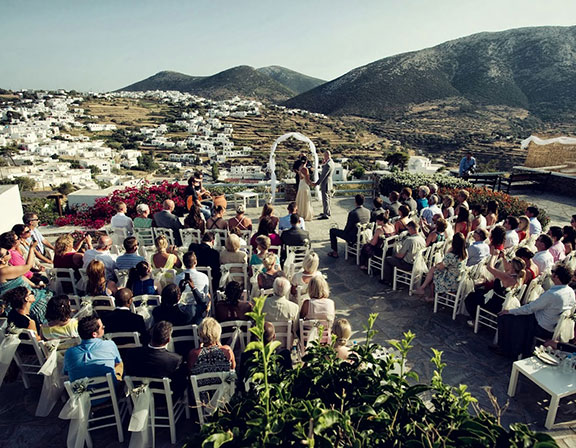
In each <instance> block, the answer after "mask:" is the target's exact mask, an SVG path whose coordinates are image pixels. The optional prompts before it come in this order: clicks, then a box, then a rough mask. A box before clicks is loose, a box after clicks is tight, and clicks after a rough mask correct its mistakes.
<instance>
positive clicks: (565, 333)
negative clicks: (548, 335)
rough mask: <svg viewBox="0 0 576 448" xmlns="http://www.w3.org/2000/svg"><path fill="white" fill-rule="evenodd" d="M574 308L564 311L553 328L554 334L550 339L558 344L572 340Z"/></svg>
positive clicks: (575, 308)
mask: <svg viewBox="0 0 576 448" xmlns="http://www.w3.org/2000/svg"><path fill="white" fill-rule="evenodd" d="M575 310H576V307H573V308H572V309H570V310H566V311H564V312H563V313H562V314H561V315H560V317H559V318H558V323H557V324H556V327H555V328H554V334H553V335H552V339H553V340H554V341H558V342H564V343H566V342H569V341H570V340H571V339H572V338H574V320H573V316H574V312H575Z"/></svg>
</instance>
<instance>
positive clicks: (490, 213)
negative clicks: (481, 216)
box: [486, 201, 498, 229]
mask: <svg viewBox="0 0 576 448" xmlns="http://www.w3.org/2000/svg"><path fill="white" fill-rule="evenodd" d="M497 222H498V202H496V201H488V204H486V228H487V229H491V228H492V227H494V226H495V225H496V223H497Z"/></svg>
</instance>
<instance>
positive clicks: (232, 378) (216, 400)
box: [206, 370, 237, 412]
mask: <svg viewBox="0 0 576 448" xmlns="http://www.w3.org/2000/svg"><path fill="white" fill-rule="evenodd" d="M236 379H237V376H236V371H234V370H231V371H230V373H229V375H228V376H227V377H226V378H225V379H224V381H222V384H221V385H220V387H219V388H218V389H217V390H216V392H214V395H212V398H211V399H210V403H208V405H207V406H206V407H207V408H208V409H210V410H211V411H212V412H214V411H216V409H218V408H222V407H224V406H225V405H226V403H228V402H229V401H230V399H231V398H232V395H234V390H235V388H236Z"/></svg>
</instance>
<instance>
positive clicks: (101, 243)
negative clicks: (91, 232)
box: [82, 235, 116, 280]
mask: <svg viewBox="0 0 576 448" xmlns="http://www.w3.org/2000/svg"><path fill="white" fill-rule="evenodd" d="M111 247H112V238H110V237H109V236H108V235H102V236H101V237H100V239H99V240H98V244H97V245H96V247H95V248H94V249H88V250H87V251H86V252H84V257H83V258H82V268H83V269H86V268H87V267H88V265H89V264H90V262H91V261H92V260H100V261H101V262H102V263H104V266H105V267H106V280H114V279H115V278H116V275H115V274H114V269H116V255H112V254H111V253H110V248H111Z"/></svg>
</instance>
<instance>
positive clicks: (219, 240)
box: [207, 229, 229, 249]
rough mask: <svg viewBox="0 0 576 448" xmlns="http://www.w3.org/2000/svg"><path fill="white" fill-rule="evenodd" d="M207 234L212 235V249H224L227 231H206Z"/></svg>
mask: <svg viewBox="0 0 576 448" xmlns="http://www.w3.org/2000/svg"><path fill="white" fill-rule="evenodd" d="M207 232H211V233H213V234H214V248H215V249H219V248H221V247H224V245H225V243H226V238H227V237H228V233H229V232H228V230H227V229H212V230H207Z"/></svg>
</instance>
